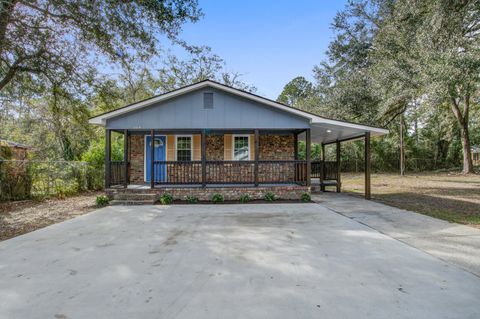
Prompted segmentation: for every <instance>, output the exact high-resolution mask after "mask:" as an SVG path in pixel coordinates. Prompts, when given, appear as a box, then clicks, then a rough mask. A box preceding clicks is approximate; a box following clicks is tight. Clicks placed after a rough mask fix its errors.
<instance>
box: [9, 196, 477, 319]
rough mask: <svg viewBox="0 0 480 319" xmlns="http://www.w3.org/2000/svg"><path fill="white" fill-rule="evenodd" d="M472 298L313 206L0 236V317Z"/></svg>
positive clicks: (380, 311)
mask: <svg viewBox="0 0 480 319" xmlns="http://www.w3.org/2000/svg"><path fill="white" fill-rule="evenodd" d="M479 296H480V278H479V277H477V276H475V275H474V274H472V273H470V272H467V271H465V270H463V269H461V268H459V267H457V266H453V265H451V264H449V263H446V262H444V261H442V260H440V259H438V258H436V257H434V256H432V255H430V254H427V253H425V252H423V251H421V250H419V249H416V248H414V247H411V246H410V245H407V244H405V243H403V242H401V241H398V240H396V239H393V238H391V237H389V236H387V235H384V234H381V233H379V232H377V231H376V230H374V229H372V228H370V227H368V226H365V225H363V224H361V223H359V222H357V221H355V220H353V219H351V218H347V217H345V216H342V215H340V214H337V213H335V212H333V211H332V210H330V209H328V208H326V207H325V206H323V205H319V204H266V205H217V206H215V205H192V206H172V207H162V206H143V207H108V208H104V209H100V210H97V211H95V212H93V213H90V214H88V215H84V216H81V217H78V218H75V219H72V220H69V221H66V222H63V223H60V224H56V225H53V226H50V227H47V228H44V229H42V230H39V231H36V232H33V233H30V234H27V235H24V236H20V237H17V238H14V239H11V240H7V241H4V242H1V243H0V318H57V319H58V318H435V319H438V318H479V317H480V303H479V302H478V297H479Z"/></svg>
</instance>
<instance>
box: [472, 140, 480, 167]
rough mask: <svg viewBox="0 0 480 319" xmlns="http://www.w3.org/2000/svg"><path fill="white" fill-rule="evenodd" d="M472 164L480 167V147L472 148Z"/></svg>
mask: <svg viewBox="0 0 480 319" xmlns="http://www.w3.org/2000/svg"><path fill="white" fill-rule="evenodd" d="M472 163H473V165H480V146H476V145H475V146H472Z"/></svg>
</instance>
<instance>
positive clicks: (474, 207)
mask: <svg viewBox="0 0 480 319" xmlns="http://www.w3.org/2000/svg"><path fill="white" fill-rule="evenodd" d="M342 189H343V190H344V191H346V192H352V193H363V190H364V181H363V175H361V174H342ZM372 199H373V200H376V201H379V202H382V203H385V204H388V205H391V206H395V207H398V208H403V209H407V210H411V211H415V212H418V213H421V214H425V215H429V216H432V217H436V218H440V219H444V220H447V221H450V222H457V223H462V224H467V225H472V226H475V227H480V175H475V174H471V175H461V174H458V173H422V174H415V175H414V174H411V175H407V176H404V177H401V176H399V175H395V174H373V175H372Z"/></svg>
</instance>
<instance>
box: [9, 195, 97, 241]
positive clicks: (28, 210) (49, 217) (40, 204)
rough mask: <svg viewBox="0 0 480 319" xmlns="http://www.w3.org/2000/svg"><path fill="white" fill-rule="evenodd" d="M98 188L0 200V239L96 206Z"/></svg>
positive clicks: (70, 216)
mask: <svg viewBox="0 0 480 319" xmlns="http://www.w3.org/2000/svg"><path fill="white" fill-rule="evenodd" d="M99 194H101V192H86V193H83V194H81V195H76V196H72V197H67V198H65V199H58V198H54V199H47V200H43V201H36V200H23V201H13V202H3V203H0V240H5V239H9V238H12V237H15V236H18V235H22V234H25V233H28V232H31V231H34V230H37V229H40V228H43V227H46V226H49V225H52V224H55V223H59V222H62V221H64V220H67V219H71V218H73V217H76V216H79V215H83V214H86V213H88V212H90V211H92V210H95V209H96V208H97V206H96V205H95V198H96V197H97V195H99Z"/></svg>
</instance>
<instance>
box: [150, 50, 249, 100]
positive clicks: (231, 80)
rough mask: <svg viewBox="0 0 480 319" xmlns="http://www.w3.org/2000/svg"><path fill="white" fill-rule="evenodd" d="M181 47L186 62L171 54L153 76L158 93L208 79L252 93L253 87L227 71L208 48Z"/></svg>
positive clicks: (218, 58)
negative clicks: (185, 55)
mask: <svg viewBox="0 0 480 319" xmlns="http://www.w3.org/2000/svg"><path fill="white" fill-rule="evenodd" d="M184 48H185V49H186V51H187V54H188V58H187V59H181V58H179V57H177V56H175V55H172V54H170V55H168V56H167V58H166V59H165V60H164V61H163V63H162V67H161V68H160V69H159V70H158V75H155V77H156V80H155V83H156V86H157V89H156V91H157V94H160V93H164V92H168V91H171V90H175V89H178V88H180V87H182V86H186V85H189V84H193V83H196V82H200V81H203V80H207V79H209V80H214V81H218V82H222V83H224V84H225V85H228V86H233V87H236V88H237V89H240V90H244V91H248V92H252V93H253V92H255V91H256V90H257V89H256V87H255V86H252V85H249V84H247V83H245V82H244V81H242V80H241V79H240V77H241V74H239V73H235V72H233V73H232V72H227V71H226V70H225V61H224V60H223V59H222V58H220V57H219V56H218V55H217V54H214V53H213V52H212V49H211V48H210V47H208V46H186V45H185V46H184Z"/></svg>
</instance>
